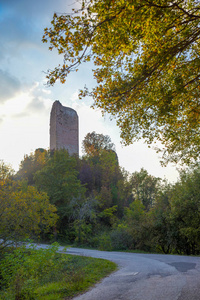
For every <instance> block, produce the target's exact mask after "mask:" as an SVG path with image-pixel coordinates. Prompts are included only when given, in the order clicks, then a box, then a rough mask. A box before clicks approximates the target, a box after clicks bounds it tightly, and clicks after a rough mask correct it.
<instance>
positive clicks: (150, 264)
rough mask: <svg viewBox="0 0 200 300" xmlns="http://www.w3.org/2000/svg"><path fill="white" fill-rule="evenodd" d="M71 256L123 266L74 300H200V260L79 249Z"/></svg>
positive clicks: (199, 258)
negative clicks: (83, 256)
mask: <svg viewBox="0 0 200 300" xmlns="http://www.w3.org/2000/svg"><path fill="white" fill-rule="evenodd" d="M67 253H71V254H76V255H85V256H91V257H97V258H104V259H108V260H111V261H114V262H115V263H117V264H118V266H119V268H118V271H116V272H115V273H113V274H111V275H110V276H109V277H107V278H105V279H103V280H102V281H101V282H100V283H99V284H97V285H96V286H95V287H94V288H92V289H91V290H89V291H88V292H86V293H85V294H82V295H79V296H78V297H75V298H73V300H119V299H122V300H200V257H190V256H178V255H162V254H134V253H123V252H106V251H97V250H85V249H78V248H71V249H68V250H67Z"/></svg>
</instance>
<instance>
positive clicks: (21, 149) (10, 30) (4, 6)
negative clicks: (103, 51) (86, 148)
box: [0, 0, 178, 182]
mask: <svg viewBox="0 0 200 300" xmlns="http://www.w3.org/2000/svg"><path fill="white" fill-rule="evenodd" d="M74 5H76V0H40V1H39V0H34V1H27V0H0V141H1V142H0V160H3V161H4V162H5V163H6V164H10V165H11V166H12V167H13V168H14V169H15V170H16V171H17V170H18V169H19V165H20V162H21V161H22V160H23V158H24V155H25V154H28V155H29V154H30V153H31V152H34V150H35V149H37V148H45V149H49V122H50V111H51V107H52V104H53V102H54V101H55V100H59V101H60V102H61V104H62V105H64V106H67V107H71V108H73V109H75V110H76V111H77V113H78V116H79V144H80V155H82V152H81V145H82V141H83V139H84V137H85V136H86V134H87V133H88V132H92V131H95V132H96V133H101V134H104V135H109V136H110V138H111V140H112V142H113V143H114V144H115V146H116V152H117V155H118V158H119V164H120V166H121V167H123V168H124V169H125V170H127V171H129V172H130V173H133V172H135V171H137V172H139V171H140V170H141V168H144V169H146V170H147V171H148V173H149V174H151V175H153V176H156V177H160V178H163V179H167V180H168V181H169V182H176V180H177V178H178V171H177V168H176V166H175V165H171V164H169V165H167V167H162V166H161V164H160V157H159V156H158V154H157V153H156V151H155V150H153V149H149V148H148V146H147V145H146V144H145V143H144V141H140V142H137V143H134V144H132V145H130V146H123V145H122V144H121V139H120V132H119V128H118V127H117V126H116V123H115V120H111V119H110V116H109V115H107V116H104V117H103V116H102V115H101V112H100V111H99V110H94V109H92V108H91V105H92V100H91V99H88V98H86V99H84V100H79V99H78V91H79V89H83V87H84V86H85V85H87V86H88V87H92V86H93V85H94V84H95V81H94V80H93V76H92V65H91V63H89V64H84V65H82V66H81V68H80V70H79V71H78V72H76V73H72V74H70V76H69V77H68V79H67V81H66V83H65V84H61V83H59V82H57V83H56V84H55V85H54V86H53V87H48V86H47V85H46V82H47V80H46V74H45V72H46V71H47V70H48V69H53V68H54V67H56V66H57V65H58V64H59V62H62V57H60V56H59V55H58V54H57V52H56V51H54V50H53V51H49V50H48V44H43V43H42V36H43V32H44V28H45V27H49V26H50V22H51V20H52V18H53V14H54V12H56V13H67V12H70V11H71V9H72V8H73V7H74Z"/></svg>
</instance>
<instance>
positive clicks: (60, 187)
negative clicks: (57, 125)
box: [34, 149, 85, 229]
mask: <svg viewBox="0 0 200 300" xmlns="http://www.w3.org/2000/svg"><path fill="white" fill-rule="evenodd" d="M77 176H78V172H77V171H76V159H75V158H74V157H72V156H70V155H69V154H68V152H67V151H66V150H64V149H61V150H56V151H55V152H54V153H53V156H52V157H51V158H50V159H49V160H48V162H47V164H46V166H45V167H44V168H43V169H42V170H40V171H38V172H36V173H35V177H34V179H35V183H36V186H37V187H38V189H39V190H40V191H43V192H46V193H47V195H48V196H49V199H50V202H51V203H52V204H54V205H55V206H56V208H57V210H58V215H59V217H60V220H59V222H60V228H61V229H65V227H66V225H67V223H68V222H69V219H70V218H71V217H72V215H73V205H72V200H73V201H74V199H79V201H81V199H82V198H84V192H85V189H84V187H83V186H82V185H81V183H80V181H79V180H78V178H77Z"/></svg>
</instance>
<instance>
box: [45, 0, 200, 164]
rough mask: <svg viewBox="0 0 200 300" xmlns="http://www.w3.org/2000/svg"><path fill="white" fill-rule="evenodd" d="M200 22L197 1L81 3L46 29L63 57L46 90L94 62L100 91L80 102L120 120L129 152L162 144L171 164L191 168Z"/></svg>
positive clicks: (197, 145) (196, 143)
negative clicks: (135, 145) (140, 144)
mask: <svg viewBox="0 0 200 300" xmlns="http://www.w3.org/2000/svg"><path fill="white" fill-rule="evenodd" d="M199 22H200V4H199V1H197V0H189V1H185V0H170V1H169V0H165V1H164V0H115V1H114V0H90V1H85V0H82V1H81V6H80V8H79V9H73V10H72V13H71V14H62V15H57V14H54V17H53V20H52V28H45V33H44V36H43V42H47V41H48V40H49V42H50V50H52V49H53V48H56V49H57V50H58V53H59V54H62V55H63V56H64V62H63V65H62V66H61V65H59V66H58V67H56V68H55V69H54V70H49V73H48V75H47V78H48V83H49V84H50V85H53V84H54V83H55V81H56V80H57V79H60V81H61V82H62V83H64V82H65V80H66V77H67V75H68V74H69V73H70V72H72V71H77V70H78V67H79V65H80V64H81V63H83V62H87V61H90V60H92V61H93V62H94V70H93V75H94V78H95V79H96V86H95V87H94V88H93V89H92V90H91V91H89V90H88V89H87V88H85V90H82V91H81V93H80V97H82V96H86V95H90V96H92V97H93V99H94V106H95V107H98V108H100V109H101V110H102V112H108V113H110V114H111V115H112V116H114V117H115V118H116V119H117V124H118V126H119V127H120V130H121V137H122V139H123V141H124V143H125V144H130V143H132V142H134V141H137V140H138V139H140V138H144V139H145V140H146V142H147V143H148V144H152V143H153V141H155V140H159V141H161V142H162V143H163V144H164V146H165V148H164V149H165V150H164V152H163V158H164V159H165V161H168V160H171V161H175V162H176V161H178V160H180V159H182V161H183V162H186V163H189V162H191V158H192V159H193V160H196V159H197V158H198V157H199V153H200V135H199V112H200V108H199V107H200V106H199V93H200V86H199V78H200V74H199V69H200V59H199V50H200V49H199V48H200V42H199V35H200V24H199Z"/></svg>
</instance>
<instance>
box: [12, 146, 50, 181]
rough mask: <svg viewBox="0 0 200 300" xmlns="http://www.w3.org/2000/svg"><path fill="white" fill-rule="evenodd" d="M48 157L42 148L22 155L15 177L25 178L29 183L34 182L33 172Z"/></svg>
mask: <svg viewBox="0 0 200 300" xmlns="http://www.w3.org/2000/svg"><path fill="white" fill-rule="evenodd" d="M48 158H49V153H48V151H47V150H45V149H42V148H38V149H36V150H35V152H34V153H30V155H24V159H23V160H22V161H21V163H20V167H19V171H18V172H17V174H16V178H17V179H26V180H28V183H29V184H34V179H33V177H34V174H35V173H36V172H37V171H39V170H41V169H42V168H43V167H44V166H45V164H46V162H47V159H48Z"/></svg>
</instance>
